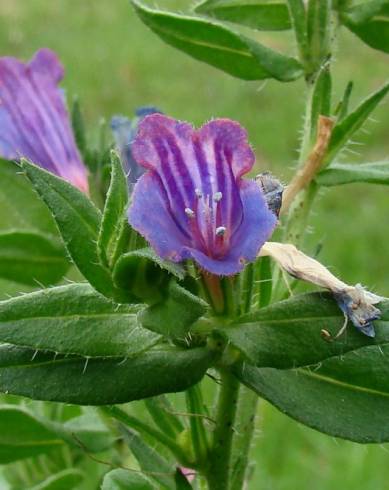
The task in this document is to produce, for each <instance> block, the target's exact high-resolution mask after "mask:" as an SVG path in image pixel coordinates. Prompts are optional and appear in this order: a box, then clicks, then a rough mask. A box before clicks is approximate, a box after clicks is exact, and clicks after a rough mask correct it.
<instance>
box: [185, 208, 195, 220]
mask: <svg viewBox="0 0 389 490" xmlns="http://www.w3.org/2000/svg"><path fill="white" fill-rule="evenodd" d="M185 214H186V215H187V216H188V218H194V217H195V213H194V211H193V209H190V208H185Z"/></svg>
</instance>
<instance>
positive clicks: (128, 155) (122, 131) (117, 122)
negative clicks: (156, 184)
mask: <svg viewBox="0 0 389 490" xmlns="http://www.w3.org/2000/svg"><path fill="white" fill-rule="evenodd" d="M156 113H157V114H162V112H161V111H160V110H159V109H157V108H156V107H148V106H146V107H139V109H137V110H136V112H135V114H136V117H134V118H133V119H129V118H128V117H125V116H114V117H113V118H112V119H111V129H112V133H113V135H114V138H115V143H116V147H117V149H118V151H119V153H120V157H121V160H122V162H123V165H124V169H125V171H126V174H127V180H128V183H129V184H135V183H136V182H137V180H138V179H139V177H140V176H141V175H143V174H144V173H145V171H146V170H145V168H144V167H141V166H140V165H138V164H137V162H136V161H135V160H134V157H133V155H132V151H131V145H132V143H133V142H134V139H135V136H136V133H137V130H138V125H139V123H140V122H141V121H142V119H144V118H145V117H146V116H149V115H150V114H156Z"/></svg>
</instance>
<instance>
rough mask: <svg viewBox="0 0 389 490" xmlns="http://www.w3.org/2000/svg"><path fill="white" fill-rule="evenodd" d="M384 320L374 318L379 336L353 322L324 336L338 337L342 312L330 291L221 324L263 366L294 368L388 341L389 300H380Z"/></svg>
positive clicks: (225, 331) (385, 343) (275, 305)
mask: <svg viewBox="0 0 389 490" xmlns="http://www.w3.org/2000/svg"><path fill="white" fill-rule="evenodd" d="M379 307H380V309H381V310H382V312H383V313H382V319H381V320H380V321H376V322H375V323H374V325H375V326H376V330H377V335H376V337H375V339H370V338H368V337H366V336H364V335H362V334H361V333H360V332H358V331H357V330H355V329H354V328H353V327H352V326H351V328H349V329H348V330H347V334H344V335H343V336H341V337H340V338H338V339H336V340H334V341H333V342H328V341H326V340H324V339H323V338H322V336H321V332H322V330H325V331H327V332H329V334H330V336H332V337H334V336H335V335H336V334H337V332H338V331H339V330H340V329H341V328H342V325H343V324H344V321H345V320H344V316H343V314H342V312H341V310H340V309H339V307H338V305H337V304H336V302H335V300H333V299H332V297H331V295H329V294H327V293H310V294H303V295H299V296H295V297H293V298H292V299H289V300H286V301H281V302H279V303H275V304H273V305H271V306H269V307H267V308H263V309H261V310H259V311H258V312H255V313H252V314H249V315H246V316H245V317H242V318H241V319H240V320H239V322H237V323H236V324H234V325H231V326H229V327H226V328H224V329H219V330H218V332H221V333H222V335H224V336H225V337H226V338H227V339H228V340H229V341H230V342H231V344H232V345H234V346H235V347H236V348H237V349H238V350H239V351H240V352H241V353H242V355H243V356H244V357H245V358H246V359H247V360H248V362H250V363H251V364H255V365H257V366H259V367H276V368H282V369H284V368H292V367H297V366H306V365H308V364H314V363H316V362H320V361H322V360H324V359H327V358H329V357H333V356H340V355H343V354H345V353H346V352H348V351H352V350H355V349H360V348H361V347H364V346H384V345H389V315H388V307H389V301H388V300H385V301H383V302H382V303H381V304H380V305H379Z"/></svg>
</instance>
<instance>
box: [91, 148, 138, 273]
mask: <svg viewBox="0 0 389 490" xmlns="http://www.w3.org/2000/svg"><path fill="white" fill-rule="evenodd" d="M127 206H128V184H127V179H126V176H125V175H124V171H123V167H122V163H121V161H120V158H119V155H118V154H117V153H116V152H114V151H113V152H111V183H110V186H109V189H108V192H107V197H106V201H105V206H104V212H103V216H102V220H101V227H100V231H99V238H98V243H97V247H98V251H99V254H100V259H101V261H102V263H104V264H106V265H107V266H109V267H112V266H113V265H114V264H115V262H116V260H117V258H118V256H119V255H120V253H122V252H123V251H124V249H125V246H126V244H127V242H128V239H129V233H130V229H129V225H128V221H127V216H126V210H127Z"/></svg>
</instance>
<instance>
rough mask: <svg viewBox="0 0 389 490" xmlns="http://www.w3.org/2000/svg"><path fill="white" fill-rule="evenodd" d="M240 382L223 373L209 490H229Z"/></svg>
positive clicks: (211, 459)
mask: <svg viewBox="0 0 389 490" xmlns="http://www.w3.org/2000/svg"><path fill="white" fill-rule="evenodd" d="M239 387H240V383H239V381H238V380H237V379H236V378H235V377H234V376H233V375H232V374H231V373H229V372H228V371H221V387H220V391H219V396H218V402H217V408H216V428H215V431H214V433H213V443H212V448H211V451H210V455H209V465H208V470H207V472H206V476H207V481H208V487H209V490H229V488H230V475H231V449H232V440H233V434H234V424H235V415H236V411H237V406H238V395H239Z"/></svg>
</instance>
